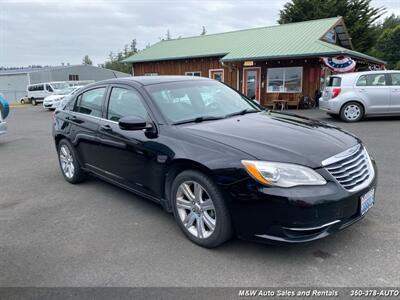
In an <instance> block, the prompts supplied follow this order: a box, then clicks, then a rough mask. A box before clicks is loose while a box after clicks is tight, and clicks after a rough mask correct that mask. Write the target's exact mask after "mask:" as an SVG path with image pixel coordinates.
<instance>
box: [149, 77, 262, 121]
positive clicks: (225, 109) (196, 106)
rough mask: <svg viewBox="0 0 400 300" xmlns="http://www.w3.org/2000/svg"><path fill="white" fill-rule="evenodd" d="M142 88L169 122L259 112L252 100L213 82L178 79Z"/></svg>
mask: <svg viewBox="0 0 400 300" xmlns="http://www.w3.org/2000/svg"><path fill="white" fill-rule="evenodd" d="M145 88H146V89H147V91H148V92H149V94H150V95H151V97H152V99H153V101H154V102H155V104H156V105H157V106H158V107H159V109H160V110H161V112H162V114H163V115H164V116H165V117H166V119H168V120H169V121H170V122H172V123H179V122H182V121H184V120H190V119H194V118H208V117H215V118H223V117H226V116H228V115H230V114H233V113H237V112H241V111H244V110H247V111H260V108H259V107H258V106H257V104H255V103H254V102H253V101H251V100H249V99H247V98H246V97H244V96H242V95H241V94H239V93H238V92H236V91H234V90H233V89H231V88H229V87H227V86H226V85H224V84H222V83H219V82H217V81H211V80H210V81H197V80H194V81H182V82H174V83H162V84H155V85H149V86H146V87H145Z"/></svg>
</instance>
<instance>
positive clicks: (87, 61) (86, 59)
mask: <svg viewBox="0 0 400 300" xmlns="http://www.w3.org/2000/svg"><path fill="white" fill-rule="evenodd" d="M82 65H90V66H92V65H93V62H92V60H91V59H90V58H89V55H85V56H84V57H83V59H82Z"/></svg>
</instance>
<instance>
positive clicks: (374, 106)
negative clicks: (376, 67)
mask: <svg viewBox="0 0 400 300" xmlns="http://www.w3.org/2000/svg"><path fill="white" fill-rule="evenodd" d="M387 82H388V80H387V77H386V75H385V74H384V73H377V74H367V75H362V76H360V77H359V78H358V80H357V83H356V89H357V91H358V93H359V95H360V96H361V98H362V99H363V100H364V102H365V103H364V104H365V106H366V107H365V109H366V112H367V114H370V113H373V114H383V113H386V112H387V111H388V110H389V106H390V86H389V85H388V84H387Z"/></svg>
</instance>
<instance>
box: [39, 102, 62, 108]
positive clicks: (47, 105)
mask: <svg viewBox="0 0 400 300" xmlns="http://www.w3.org/2000/svg"><path fill="white" fill-rule="evenodd" d="M59 104H60V102H59V101H58V102H43V107H44V108H47V109H53V108H57V107H58V106H59Z"/></svg>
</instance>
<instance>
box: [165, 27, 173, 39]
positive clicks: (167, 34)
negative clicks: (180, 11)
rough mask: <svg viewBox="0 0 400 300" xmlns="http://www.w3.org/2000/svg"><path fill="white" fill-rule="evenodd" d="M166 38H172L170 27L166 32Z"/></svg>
mask: <svg viewBox="0 0 400 300" xmlns="http://www.w3.org/2000/svg"><path fill="white" fill-rule="evenodd" d="M165 39H167V40H170V39H172V38H171V32H169V29H168V30H167V33H166V34H165Z"/></svg>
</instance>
